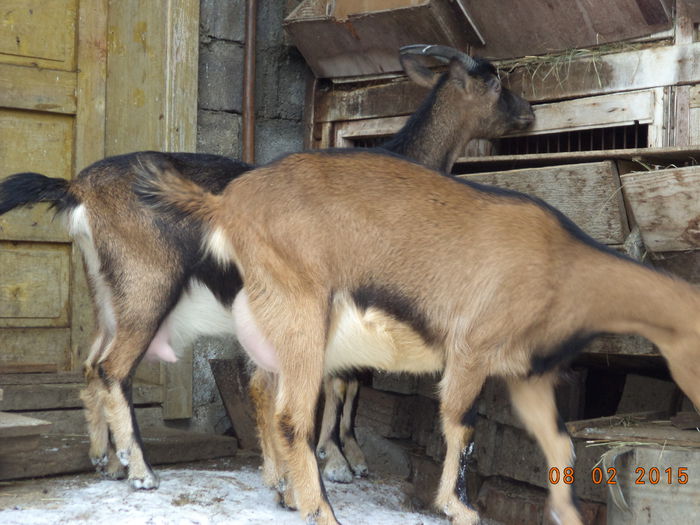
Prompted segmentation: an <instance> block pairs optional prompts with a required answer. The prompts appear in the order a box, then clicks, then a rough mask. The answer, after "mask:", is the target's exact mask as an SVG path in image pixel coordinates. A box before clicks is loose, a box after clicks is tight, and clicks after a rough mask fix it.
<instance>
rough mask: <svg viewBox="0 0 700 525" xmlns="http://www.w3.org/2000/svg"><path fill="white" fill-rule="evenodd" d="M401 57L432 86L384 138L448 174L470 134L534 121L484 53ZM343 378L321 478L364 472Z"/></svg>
mask: <svg viewBox="0 0 700 525" xmlns="http://www.w3.org/2000/svg"><path fill="white" fill-rule="evenodd" d="M419 56H424V57H432V58H435V59H438V60H440V61H443V62H447V63H448V64H449V68H448V70H447V71H446V72H444V73H436V72H433V71H431V70H430V69H428V68H426V67H424V66H423V65H421V63H420V59H419V58H418V57H419ZM399 58H400V60H401V65H402V67H403V69H404V71H405V72H406V74H407V75H408V77H409V78H410V79H411V80H413V81H414V82H415V83H416V84H418V85H420V86H423V87H426V88H429V89H430V90H431V91H430V93H429V94H428V96H427V97H426V98H425V100H424V101H423V103H422V104H421V106H420V107H419V108H418V109H417V110H416V112H415V113H414V114H413V115H412V116H411V118H410V119H409V120H408V122H407V123H406V125H405V126H404V127H403V128H402V129H401V130H400V131H399V132H398V133H397V134H396V135H395V136H393V137H392V138H391V139H389V140H388V141H387V142H386V143H385V144H383V145H382V149H383V150H387V151H390V152H393V153H398V154H401V155H404V156H405V157H406V158H408V159H411V160H415V161H417V162H419V163H421V164H423V165H425V166H427V167H429V168H433V169H437V170H442V171H444V172H445V173H449V172H450V171H451V170H452V165H453V164H454V161H455V159H456V158H457V156H458V155H459V154H461V153H463V152H464V149H465V146H466V144H467V143H468V142H469V141H470V140H472V139H475V138H481V139H490V138H496V137H499V136H501V135H503V134H505V133H508V132H512V131H516V130H522V129H524V128H526V127H528V126H529V125H530V124H532V122H533V120H534V114H533V111H532V108H531V107H530V104H528V102H527V101H525V100H523V99H522V98H520V97H519V96H517V95H515V94H514V93H512V92H511V91H509V90H508V89H505V88H502V87H501V84H500V82H499V80H498V77H497V75H496V70H495V68H494V67H493V65H491V64H490V63H489V62H487V61H485V60H480V59H474V58H472V57H470V56H469V55H466V54H464V53H461V52H459V51H456V50H455V49H452V48H449V47H445V46H428V45H420V44H416V45H411V46H405V47H402V48H401V51H400V54H399ZM494 100H495V103H494ZM345 377H347V376H344V377H343V378H338V377H335V378H331V377H329V378H327V379H326V380H325V382H324V388H323V390H324V397H325V406H324V412H323V419H322V422H321V432H320V435H319V440H318V445H317V447H316V453H317V454H318V457H319V458H321V459H325V460H326V464H325V466H324V469H323V476H324V478H326V479H329V480H331V481H341V482H349V481H351V480H352V475H353V472H354V473H355V475H358V476H362V475H365V474H366V473H367V466H366V461H365V458H364V454H363V453H362V450H361V449H360V447H359V445H358V444H357V440H356V439H355V431H354V427H353V425H354V423H353V414H354V412H355V407H356V405H357V392H358V388H359V384H358V382H357V379H356V378H353V379H350V380H349V381H348V380H347V379H345ZM254 398H255V396H254ZM341 448H342V452H341ZM346 459H347V461H346ZM348 463H349V465H348Z"/></svg>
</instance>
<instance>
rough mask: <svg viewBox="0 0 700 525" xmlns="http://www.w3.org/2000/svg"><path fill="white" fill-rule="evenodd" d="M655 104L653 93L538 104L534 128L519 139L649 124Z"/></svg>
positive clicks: (638, 92)
mask: <svg viewBox="0 0 700 525" xmlns="http://www.w3.org/2000/svg"><path fill="white" fill-rule="evenodd" d="M655 100H656V98H655V96H654V92H653V91H650V90H646V91H635V92H632V93H619V94H614V95H602V96H598V97H586V98H579V99H575V100H566V101H563V102H556V103H552V104H539V105H536V106H534V108H533V109H534V111H535V122H534V124H533V125H532V127H530V128H528V130H527V132H526V133H521V135H538V134H541V133H559V132H563V131H572V130H574V129H576V130H583V129H591V128H603V127H608V126H627V125H631V124H635V123H639V124H649V123H651V122H653V120H654V108H655Z"/></svg>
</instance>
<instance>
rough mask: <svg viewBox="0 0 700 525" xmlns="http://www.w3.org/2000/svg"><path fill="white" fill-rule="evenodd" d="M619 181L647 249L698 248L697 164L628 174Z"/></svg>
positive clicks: (699, 171) (699, 177) (699, 185)
mask: <svg viewBox="0 0 700 525" xmlns="http://www.w3.org/2000/svg"><path fill="white" fill-rule="evenodd" d="M622 184H623V191H624V193H625V198H626V199H627V201H628V202H629V205H630V208H631V211H632V213H633V214H634V217H635V219H636V221H637V224H639V229H640V231H641V233H642V238H643V239H644V244H646V246H647V247H648V248H649V249H650V250H652V251H676V250H692V249H698V248H700V167H696V166H691V167H688V168H677V169H667V170H657V171H646V172H633V173H628V174H626V175H623V177H622Z"/></svg>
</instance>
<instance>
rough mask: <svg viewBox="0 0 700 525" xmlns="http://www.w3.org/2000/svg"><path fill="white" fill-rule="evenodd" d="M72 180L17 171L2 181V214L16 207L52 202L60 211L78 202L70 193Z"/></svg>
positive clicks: (0, 195) (0, 212)
mask: <svg viewBox="0 0 700 525" xmlns="http://www.w3.org/2000/svg"><path fill="white" fill-rule="evenodd" d="M69 187H70V181H67V180H66V179H59V178H52V177H46V176H45V175H41V174H39V173H17V174H15V175H10V176H9V177H7V178H6V179H5V180H3V181H2V182H0V215H2V214H4V213H7V212H8V211H10V210H13V209H14V208H17V207H20V206H26V205H28V204H34V203H37V202H50V203H51V204H52V206H53V207H55V208H57V210H58V211H63V210H65V209H67V208H71V207H73V206H75V205H76V204H77V199H76V198H75V197H74V196H73V195H72V194H70V193H69V191H68V189H69Z"/></svg>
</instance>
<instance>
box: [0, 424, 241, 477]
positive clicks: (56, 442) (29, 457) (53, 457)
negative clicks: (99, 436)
mask: <svg viewBox="0 0 700 525" xmlns="http://www.w3.org/2000/svg"><path fill="white" fill-rule="evenodd" d="M142 436H143V444H144V449H145V451H146V456H147V457H148V460H149V461H150V462H151V463H152V464H154V465H162V464H168V463H178V462H187V461H198V460H203V459H213V458H220V457H227V456H233V455H235V454H236V451H237V445H236V440H235V439H234V438H230V437H226V436H212V435H211V434H198V433H194V432H185V431H182V430H175V429H172V428H162V427H160V428H145V429H144V431H143V432H142ZM89 446H90V443H89V441H88V438H87V436H80V435H77V436H76V435H68V436H65V435H63V436H62V435H56V436H41V437H40V438H39V442H38V447H37V448H36V449H35V450H33V451H32V452H28V453H18V454H12V455H8V456H0V479H3V480H7V479H21V478H33V477H40V476H50V475H57V474H68V473H71V472H90V471H94V468H95V467H94V466H93V465H92V463H91V462H90V457H89V456H88V449H89Z"/></svg>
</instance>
